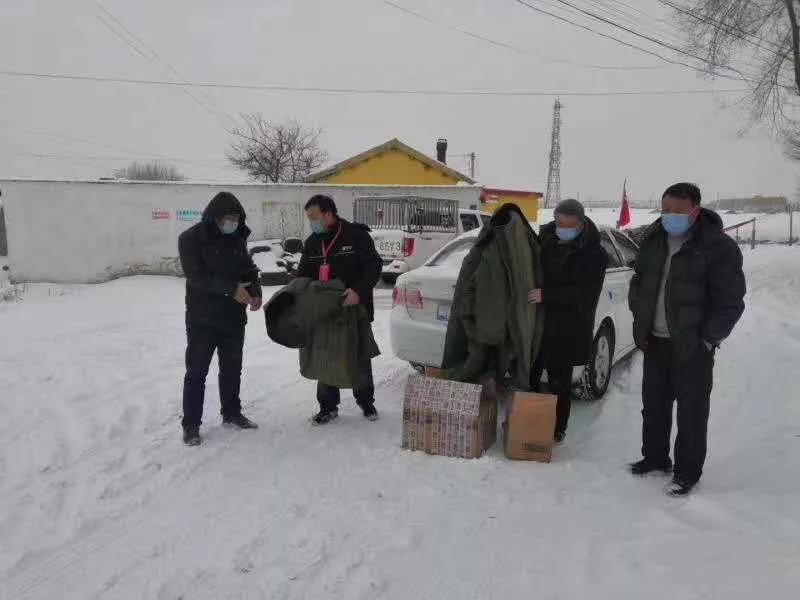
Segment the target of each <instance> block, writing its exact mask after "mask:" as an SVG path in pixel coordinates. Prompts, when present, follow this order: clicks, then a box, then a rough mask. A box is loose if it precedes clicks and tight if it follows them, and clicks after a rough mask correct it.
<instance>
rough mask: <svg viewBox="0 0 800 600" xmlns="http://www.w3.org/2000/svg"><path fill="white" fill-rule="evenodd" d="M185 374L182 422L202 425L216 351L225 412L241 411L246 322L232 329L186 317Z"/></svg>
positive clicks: (233, 414)
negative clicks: (240, 396)
mask: <svg viewBox="0 0 800 600" xmlns="http://www.w3.org/2000/svg"><path fill="white" fill-rule="evenodd" d="M186 338H187V344H186V376H185V377H184V380H183V421H182V423H183V426H184V427H187V426H190V425H196V426H199V425H200V423H201V422H202V420H203V400H204V398H205V391H206V376H207V375H208V368H209V367H210V366H211V358H212V356H213V355H214V351H215V350H216V351H217V360H218V361H219V399H220V404H221V405H222V410H221V412H222V415H223V416H236V415H238V414H239V413H241V411H242V403H241V399H240V398H239V387H240V385H241V379H242V350H243V348H244V325H238V324H237V325H234V326H233V327H231V328H230V329H226V328H223V327H221V326H220V327H216V326H213V325H210V324H206V323H197V322H192V321H190V320H189V319H187V321H186Z"/></svg>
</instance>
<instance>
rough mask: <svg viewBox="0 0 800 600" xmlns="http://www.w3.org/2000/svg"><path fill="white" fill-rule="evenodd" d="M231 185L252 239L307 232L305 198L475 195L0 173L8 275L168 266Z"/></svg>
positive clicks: (82, 274)
mask: <svg viewBox="0 0 800 600" xmlns="http://www.w3.org/2000/svg"><path fill="white" fill-rule="evenodd" d="M223 190H228V191H231V192H233V193H234V194H235V195H236V196H237V197H238V198H239V200H240V201H241V203H242V205H243V206H244V208H245V211H246V213H247V223H248V226H249V227H250V228H251V229H252V230H253V235H252V237H251V239H252V240H259V239H270V238H284V237H292V236H299V237H302V236H303V235H305V234H307V233H308V226H307V223H306V219H305V215H304V213H303V206H304V204H305V202H306V201H307V200H308V198H310V197H311V196H312V195H314V194H319V193H322V194H328V195H330V196H332V197H333V198H334V200H335V201H336V204H337V206H338V207H339V211H340V213H341V215H342V216H343V217H344V218H346V219H349V218H351V216H352V210H353V208H352V207H353V199H354V198H355V197H356V196H381V195H400V194H409V195H421V196H434V197H439V198H452V199H456V200H458V202H459V206H461V207H462V208H469V207H471V206H476V205H479V204H480V188H478V187H474V186H434V187H427V186H423V187H419V186H344V185H338V186H336V185H314V184H286V185H280V184H276V185H256V184H254V185H242V184H234V185H205V184H194V183H152V182H71V181H21V180H5V181H0V192H1V193H2V197H3V203H4V206H5V219H6V232H7V237H8V261H9V266H10V269H11V279H12V281H17V282H19V281H28V282H34V281H49V282H56V283H93V282H100V281H107V280H109V279H113V278H115V277H120V276H124V275H132V274H157V275H174V274H179V273H180V268H179V265H178V261H177V254H178V252H177V239H178V235H179V234H180V233H181V232H182V231H184V230H185V229H187V228H188V227H191V226H192V225H194V224H195V223H197V222H198V221H199V220H200V215H201V213H202V211H203V209H204V208H205V206H206V205H207V204H208V202H209V200H210V199H211V198H212V197H213V196H214V195H215V194H217V193H218V192H221V191H223Z"/></svg>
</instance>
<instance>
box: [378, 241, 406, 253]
mask: <svg viewBox="0 0 800 600" xmlns="http://www.w3.org/2000/svg"><path fill="white" fill-rule="evenodd" d="M402 249H403V246H402V243H401V242H399V241H390V240H380V241H379V242H378V252H379V253H380V254H388V255H389V256H393V255H396V254H400V251H401V250H402Z"/></svg>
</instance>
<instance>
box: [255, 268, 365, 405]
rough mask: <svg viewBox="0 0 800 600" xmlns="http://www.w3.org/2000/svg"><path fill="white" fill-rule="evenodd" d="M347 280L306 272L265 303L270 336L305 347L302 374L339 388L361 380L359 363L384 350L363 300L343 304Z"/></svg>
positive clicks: (282, 341)
mask: <svg viewBox="0 0 800 600" xmlns="http://www.w3.org/2000/svg"><path fill="white" fill-rule="evenodd" d="M344 291H345V285H344V284H343V283H342V282H341V281H339V280H338V279H334V280H333V281H328V282H324V283H323V282H320V281H312V280H311V279H309V278H306V277H301V278H298V279H295V280H293V281H292V282H291V283H289V285H287V286H286V287H284V288H282V289H281V290H279V291H278V292H276V293H275V295H274V296H273V297H272V298H271V299H270V301H269V302H268V303H267V304H266V306H264V318H265V321H266V325H267V334H268V335H269V337H270V339H272V340H273V341H274V342H277V343H278V344H281V345H282V346H286V347H288V348H299V349H300V374H301V375H303V377H306V378H307V379H313V380H316V381H321V382H322V383H326V384H328V385H332V386H335V387H337V388H343V389H350V388H352V387H353V385H354V383H355V382H357V381H358V377H359V365H360V364H362V363H363V362H364V361H366V360H370V359H372V358H374V357H376V356H378V354H380V350H379V349H378V345H377V343H376V342H375V337H374V336H373V334H372V327H371V326H370V319H369V314H368V312H367V309H366V308H365V307H364V306H363V305H359V306H354V307H344V306H342V296H343V294H344Z"/></svg>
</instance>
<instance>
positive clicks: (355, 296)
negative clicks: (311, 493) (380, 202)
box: [297, 195, 383, 425]
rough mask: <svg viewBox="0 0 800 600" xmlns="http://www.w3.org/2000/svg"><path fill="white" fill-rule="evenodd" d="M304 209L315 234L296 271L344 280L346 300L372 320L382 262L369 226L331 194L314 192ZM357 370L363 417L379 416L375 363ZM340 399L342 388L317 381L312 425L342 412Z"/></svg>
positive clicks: (344, 298)
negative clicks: (346, 214)
mask: <svg viewBox="0 0 800 600" xmlns="http://www.w3.org/2000/svg"><path fill="white" fill-rule="evenodd" d="M305 208H306V215H307V216H308V220H309V222H310V223H311V230H312V231H313V233H312V234H311V236H310V237H309V238H308V239H307V240H306V243H305V246H304V247H303V256H302V258H301V259H300V265H299V266H298V270H297V276H298V277H310V278H311V279H315V280H319V281H329V280H333V279H339V280H341V281H343V282H344V284H345V285H346V286H347V291H346V292H345V293H344V296H343V298H342V302H343V304H344V305H345V306H357V305H359V304H361V305H363V306H364V307H365V308H366V309H367V313H368V314H369V318H370V322H371V321H372V320H373V319H374V316H375V307H374V301H373V296H372V290H373V288H374V287H375V285H376V284H377V283H378V279H379V278H380V275H381V269H382V267H383V263H382V261H381V257H380V256H379V255H378V253H377V251H376V250H375V244H374V242H373V241H372V237H370V235H369V227H367V226H366V225H361V224H359V223H349V222H348V221H345V220H344V219H342V218H340V217H339V215H338V211H337V209H336V204H335V203H334V201H333V199H332V198H330V197H329V196H323V195H316V196H313V197H312V198H311V199H310V200H309V201H308V202H307V203H306V207H305ZM359 373H360V375H359V382H358V385H357V386H356V388H355V389H354V390H353V395H354V396H355V399H356V402H357V403H358V405H359V406H360V407H361V410H362V411H363V412H364V416H365V417H366V418H367V419H369V420H370V421H375V420H377V418H378V411H377V410H375V386H374V383H373V380H372V362H371V361H370V360H367V361H365V362H364V364H362V365H360V367H359ZM339 399H340V392H339V389H338V388H335V387H333V386H330V385H326V384H324V383H321V382H319V383H318V384H317V401H318V402H319V407H320V410H319V413H317V414H316V415H314V417H313V419H312V424H314V425H325V424H326V423H329V422H331V421H332V420H333V419H335V418H336V417H337V416H339Z"/></svg>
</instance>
